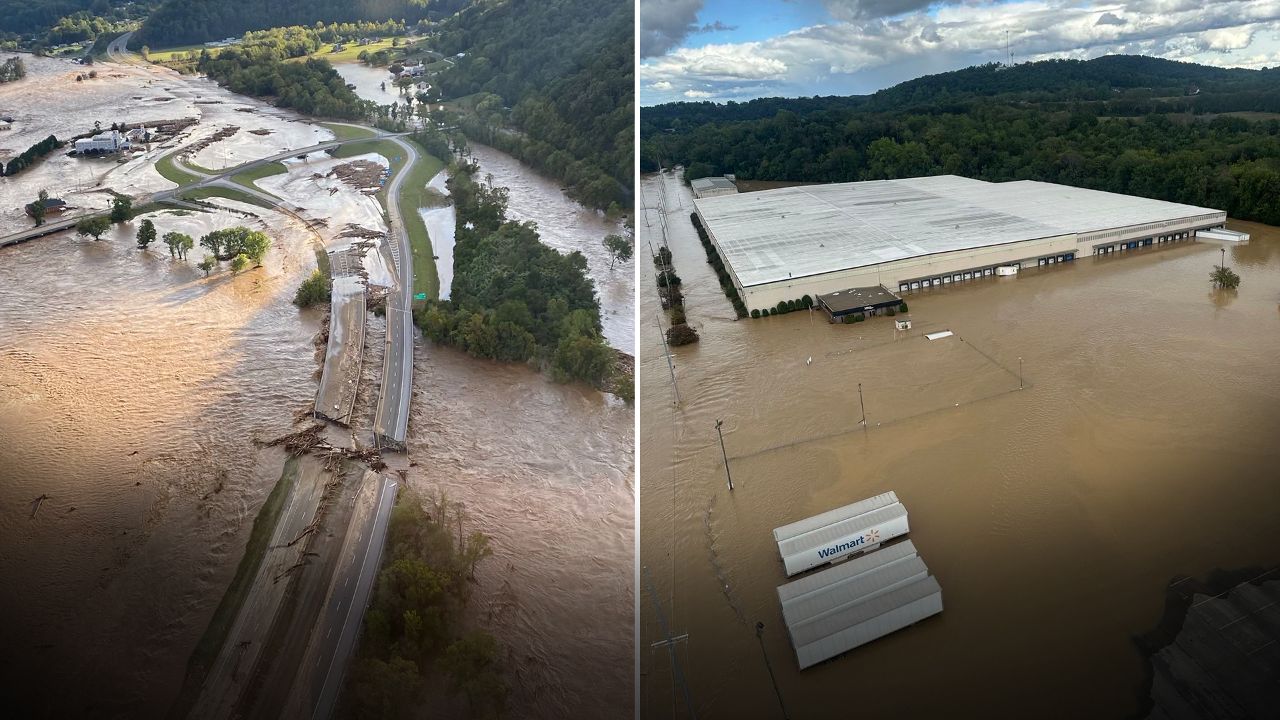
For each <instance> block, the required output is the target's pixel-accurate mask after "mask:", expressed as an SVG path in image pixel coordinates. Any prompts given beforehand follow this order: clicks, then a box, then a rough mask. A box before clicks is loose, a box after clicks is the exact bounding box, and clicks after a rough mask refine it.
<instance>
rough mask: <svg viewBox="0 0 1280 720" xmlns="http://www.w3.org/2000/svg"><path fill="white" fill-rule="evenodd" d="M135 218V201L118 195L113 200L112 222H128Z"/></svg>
mask: <svg viewBox="0 0 1280 720" xmlns="http://www.w3.org/2000/svg"><path fill="white" fill-rule="evenodd" d="M132 218H133V199H132V198H130V197H128V196H125V195H117V196H115V198H113V199H112V200H111V222H114V223H121V222H128V221H129V220H130V219H132Z"/></svg>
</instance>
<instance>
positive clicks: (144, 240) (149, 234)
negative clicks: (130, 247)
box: [138, 220, 156, 250]
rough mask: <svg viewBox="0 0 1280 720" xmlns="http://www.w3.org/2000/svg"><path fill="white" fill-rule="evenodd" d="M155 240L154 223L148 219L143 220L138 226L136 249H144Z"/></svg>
mask: <svg viewBox="0 0 1280 720" xmlns="http://www.w3.org/2000/svg"><path fill="white" fill-rule="evenodd" d="M155 241H156V224H155V223H153V222H151V221H150V220H143V221H142V224H141V225H140V226H139V227H138V249H140V250H146V249H147V246H148V245H150V244H151V243H153V242H155Z"/></svg>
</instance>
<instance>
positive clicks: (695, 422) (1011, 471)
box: [637, 173, 1280, 718]
mask: <svg viewBox="0 0 1280 720" xmlns="http://www.w3.org/2000/svg"><path fill="white" fill-rule="evenodd" d="M663 184H665V193H664V192H663V191H662V188H661V187H660V185H663ZM641 186H642V191H643V192H642V195H641V197H642V199H643V202H644V204H645V206H646V211H645V214H643V215H642V216H641V217H639V218H638V221H637V227H638V231H639V236H640V237H639V241H638V243H637V246H638V247H640V248H644V249H646V250H647V248H648V241H649V239H650V238H651V239H652V242H653V244H654V246H655V247H657V246H658V245H659V244H660V243H661V242H662V232H661V229H660V223H659V217H660V213H661V211H660V210H659V209H658V208H659V205H660V203H661V202H662V201H663V198H664V196H665V202H666V206H667V211H668V214H667V217H666V225H667V228H668V232H667V236H668V238H669V243H670V248H671V251H672V253H673V264H674V268H675V270H676V272H677V273H678V274H679V276H680V277H681V278H682V279H683V280H684V285H683V287H682V291H683V292H684V295H685V308H686V312H687V315H688V318H689V323H690V324H691V325H692V326H694V327H695V328H696V329H697V331H698V333H699V334H700V335H701V339H700V341H699V342H698V343H697V344H694V345H688V346H684V347H679V348H674V349H673V354H674V360H675V375H676V381H677V382H678V383H679V385H678V389H679V396H680V399H681V401H682V402H681V403H680V404H679V405H678V406H677V405H676V404H675V393H674V391H673V388H672V380H671V374H670V370H669V369H668V365H667V361H666V359H665V358H664V357H663V347H662V343H661V341H660V339H659V336H658V331H657V329H656V328H655V326H654V319H655V318H657V317H658V316H659V315H660V314H662V313H663V311H662V309H661V306H660V304H659V300H658V296H657V292H656V289H655V286H654V273H653V265H652V263H651V262H650V261H649V259H648V258H647V257H646V258H644V259H643V262H641V263H640V266H641V273H640V274H641V279H640V283H641V291H640V295H641V301H640V302H641V312H640V316H641V318H642V323H641V327H642V330H641V336H640V346H641V357H642V358H643V360H642V362H641V363H640V368H639V369H638V372H639V373H640V374H641V383H640V385H641V387H642V389H643V392H642V393H641V398H640V401H641V403H642V405H641V408H642V409H641V427H642V428H644V429H645V430H644V437H643V442H642V450H641V456H642V457H641V460H640V466H641V467H642V468H643V469H644V470H643V473H644V477H643V481H642V484H641V512H642V514H643V517H644V518H645V522H644V526H643V528H642V530H641V563H642V565H643V566H644V572H643V574H642V578H641V585H640V588H639V589H638V591H639V593H640V605H641V616H640V617H641V637H640V646H641V647H649V646H650V645H651V644H653V643H656V642H660V641H666V640H667V639H668V633H669V634H670V636H672V637H677V638H678V637H680V636H682V635H684V634H686V633H687V634H688V637H687V638H686V639H683V640H679V641H678V642H677V643H676V644H675V645H674V647H673V654H669V653H668V652H667V651H666V650H662V651H660V652H659V651H655V652H643V653H641V654H640V660H641V676H642V677H643V678H645V682H644V684H643V694H642V696H641V699H640V702H641V710H642V713H643V714H644V715H645V717H678V718H685V717H691V716H692V715H691V713H690V712H689V711H688V709H687V708H686V702H687V701H689V702H692V704H693V707H694V708H695V710H696V715H697V716H698V717H700V718H738V717H754V716H757V715H758V714H759V713H761V712H762V711H761V708H770V709H771V711H774V712H778V713H780V712H781V711H780V710H779V709H778V708H779V706H778V703H779V700H780V699H781V701H782V702H783V703H784V704H785V707H786V711H787V712H788V713H789V714H790V716H791V717H819V716H826V715H824V714H823V713H827V714H829V713H830V710H831V709H832V708H839V707H847V706H848V704H849V703H850V702H851V701H854V698H856V706H857V708H858V714H860V715H867V716H869V715H886V716H899V717H945V716H948V715H950V714H952V713H954V711H955V709H956V708H964V707H972V706H973V703H974V702H975V701H976V699H977V698H981V703H982V706H983V708H984V710H985V712H986V713H987V714H989V715H990V716H991V717H1022V716H1033V717H1062V718H1075V717H1124V716H1128V715H1131V714H1133V713H1134V712H1136V711H1137V710H1138V708H1139V702H1140V698H1141V697H1145V696H1146V689H1145V688H1144V685H1143V683H1144V679H1145V677H1146V675H1145V659H1144V658H1143V657H1142V656H1141V655H1140V654H1139V652H1138V651H1137V649H1136V648H1135V645H1134V642H1133V640H1132V638H1134V637H1135V636H1138V635H1141V634H1143V633H1146V632H1148V631H1150V630H1151V629H1152V628H1154V627H1156V625H1157V624H1158V623H1159V622H1160V620H1161V614H1162V612H1163V609H1164V601H1165V593H1164V590H1165V587H1166V586H1167V585H1168V583H1169V582H1170V581H1171V580H1173V579H1174V578H1175V577H1178V576H1192V577H1196V578H1201V579H1203V578H1204V577H1205V576H1206V575H1208V574H1209V573H1210V572H1211V571H1213V570H1214V569H1216V568H1226V569H1237V568H1246V567H1262V566H1266V567H1270V566H1272V565H1274V564H1275V562H1276V560H1277V557H1276V552H1277V548H1280V527H1278V526H1276V525H1275V523H1274V508H1275V507H1276V504H1277V503H1278V502H1280V486H1277V485H1276V482H1275V481H1276V471H1275V468H1276V467H1280V445H1277V443H1276V442H1275V440H1276V438H1277V437H1280V364H1277V362H1276V358H1278V357H1280V228H1274V227H1268V226H1264V225H1258V224H1253V223H1243V222H1234V221H1233V222H1231V223H1229V227H1232V228H1235V229H1238V230H1243V231H1245V232H1248V233H1250V234H1251V235H1252V241H1251V242H1250V243H1249V244H1247V245H1242V246H1233V247H1228V248H1227V249H1226V254H1225V261H1226V264H1227V265H1228V266H1230V267H1232V268H1233V269H1234V270H1235V271H1236V272H1237V273H1239V275H1240V277H1241V284H1240V287H1239V289H1238V290H1227V291H1217V290H1213V289H1212V288H1211V287H1210V282H1209V273H1210V271H1211V270H1212V269H1213V267H1215V266H1216V265H1217V264H1218V263H1219V262H1220V261H1221V259H1222V254H1221V253H1220V247H1221V246H1219V245H1216V244H1209V243H1205V242H1195V243H1187V244H1182V245H1177V246H1174V247H1169V248H1160V249H1152V250H1145V251H1136V252H1131V253H1128V254H1126V255H1119V256H1115V257H1105V258H1099V259H1094V258H1085V259H1082V260H1078V261H1076V262H1074V263H1070V264H1063V265H1057V266H1053V267H1051V268H1048V269H1044V270H1037V269H1032V270H1030V271H1026V272H1023V273H1020V274H1019V275H1017V276H1015V277H1009V278H992V279H989V280H983V281H977V282H973V283H970V284H964V285H955V286H949V287H946V288H944V289H942V290H940V291H935V292H925V293H915V294H910V295H907V296H906V297H905V298H904V299H905V300H906V301H907V302H908V304H909V309H910V312H909V317H910V319H911V321H912V328H911V330H909V331H902V332H895V329H894V323H893V322H892V320H891V319H890V318H884V317H879V318H871V319H869V320H868V321H867V322H863V323H858V324H852V325H832V324H829V323H828V322H826V321H825V319H824V318H823V316H822V315H820V314H818V313H816V312H815V313H813V314H812V315H810V314H809V313H806V312H796V313H791V314H787V315H781V316H777V317H770V318H767V319H763V320H751V319H745V320H735V318H734V312H733V309H732V307H731V306H730V304H729V301H728V300H727V299H726V298H725V296H724V294H723V292H722V291H721V289H720V287H719V284H718V283H717V281H716V278H715V275H714V274H713V271H712V269H711V268H710V266H709V265H708V264H707V262H706V255H705V253H704V251H703V249H702V246H701V245H700V243H699V241H698V238H697V235H696V234H695V232H694V229H693V227H692V225H691V224H690V221H689V213H690V212H691V211H692V209H693V205H692V197H691V196H690V194H689V191H688V189H687V187H686V186H684V185H683V183H682V182H681V181H680V180H679V179H678V178H677V177H676V176H675V175H673V174H671V173H667V174H665V175H661V176H659V175H649V176H646V177H645V178H644V179H643V181H642V183H641ZM664 323H665V320H664ZM942 330H950V331H951V332H952V335H951V336H950V337H946V338H943V339H939V340H933V341H930V340H927V339H925V338H924V337H922V335H923V333H932V332H935V331H942ZM859 385H861V389H862V400H861V403H860V397H859ZM1020 386H1021V387H1022V389H1019V387H1020ZM863 403H864V404H865V418H866V423H865V425H863V424H860V420H862V418H863V410H862V407H863ZM717 420H723V422H724V426H723V431H724V444H725V449H726V453H727V455H728V462H729V469H730V470H731V472H732V477H733V484H734V489H733V490H732V492H731V491H730V490H729V488H728V487H727V481H726V477H725V466H724V461H723V460H722V456H721V448H720V445H719V443H718V441H717V436H716V429H715V423H716V421H717ZM888 491H894V492H895V493H897V496H898V498H899V499H900V500H901V502H902V503H903V505H905V506H906V508H907V510H908V512H909V513H910V527H911V530H910V535H909V537H910V539H911V540H912V542H914V544H915V547H916V548H917V550H918V551H919V553H920V557H921V558H922V559H923V560H924V561H925V562H926V563H927V564H928V568H929V571H930V573H932V574H933V575H934V576H935V577H936V578H937V580H938V582H939V583H940V585H941V587H942V596H943V601H944V604H945V610H944V611H943V612H942V614H940V615H938V616H935V617H933V618H929V619H927V620H925V621H923V622H921V623H920V624H918V625H916V626H914V627H912V628H909V629H906V630H904V631H901V632H899V633H896V634H894V635H890V636H888V637H885V638H883V639H881V640H878V641H876V642H875V643H872V644H870V645H866V646H863V647H861V648H858V649H855V650H853V651H851V652H850V653H848V654H845V655H842V656H839V657H836V658H834V659H833V660H831V661H829V662H826V663H822V664H820V665H817V666H815V667H812V668H810V669H808V670H805V671H803V672H801V671H800V670H799V669H798V667H797V662H796V656H795V653H794V651H793V649H792V647H791V643H790V641H789V639H788V637H787V633H786V629H785V627H784V625H783V619H782V615H781V611H780V608H779V602H778V596H777V594H776V588H777V586H779V585H782V584H783V583H784V582H786V576H785V573H784V571H783V567H782V563H781V561H780V559H779V556H778V549H777V545H776V543H775V542H774V541H773V536H772V533H771V531H772V529H773V528H776V527H779V526H781V525H784V524H786V523H790V522H794V521H796V520H800V519H803V518H807V517H810V516H813V515H816V514H818V513H820V512H823V511H826V510H830V509H833V508H836V507H839V506H842V505H846V504H849V503H852V502H855V501H858V500H862V499H864V498H869V497H872V496H874V495H877V494H879V493H884V492H888ZM757 622H762V623H763V624H764V628H763V636H762V642H761V641H760V640H758V639H757V635H756V623H757ZM664 625H665V628H666V629H665V630H664ZM673 655H674V662H675V663H678V670H679V672H677V670H676V667H675V665H674V664H673ZM766 658H767V661H768V663H769V664H770V665H771V666H772V670H773V672H774V674H775V675H776V678H777V687H778V692H777V694H775V691H774V686H773V684H772V683H771V682H770V677H769V669H768V667H767V666H766ZM678 678H679V679H678ZM1086 689H1087V691H1086ZM851 693H852V695H851ZM779 696H781V697H780V698H779ZM778 716H780V715H778Z"/></svg>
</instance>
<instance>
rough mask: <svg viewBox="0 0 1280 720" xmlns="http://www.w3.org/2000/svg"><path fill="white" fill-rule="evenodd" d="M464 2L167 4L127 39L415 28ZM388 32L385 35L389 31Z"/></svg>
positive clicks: (182, 41)
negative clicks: (341, 27)
mask: <svg viewBox="0 0 1280 720" xmlns="http://www.w3.org/2000/svg"><path fill="white" fill-rule="evenodd" d="M464 4H465V0H166V1H165V2H164V3H163V4H162V5H160V7H158V8H157V9H156V10H155V11H153V12H152V13H151V14H150V15H149V16H148V17H147V19H146V21H145V22H144V23H143V24H142V28H141V29H139V30H138V33H137V34H136V35H135V36H134V37H133V39H132V40H131V44H135V43H136V46H137V47H141V46H142V45H149V46H151V47H153V48H159V47H173V46H175V45H188V44H194V43H201V42H206V41H209V40H220V39H222V38H225V37H238V36H239V35H241V34H242V33H244V32H245V31H247V30H263V29H266V28H273V27H283V26H287V25H311V24H315V23H339V24H341V23H356V22H362V21H363V22H379V23H382V22H387V21H388V18H395V19H398V20H399V21H400V25H401V26H402V27H403V26H404V24H406V23H407V24H410V25H412V24H416V23H417V22H418V21H420V20H425V19H427V18H440V17H443V16H445V15H448V14H450V13H453V12H455V11H456V10H457V9H458V8H460V7H462V6H463V5H464ZM388 34H389V33H388Z"/></svg>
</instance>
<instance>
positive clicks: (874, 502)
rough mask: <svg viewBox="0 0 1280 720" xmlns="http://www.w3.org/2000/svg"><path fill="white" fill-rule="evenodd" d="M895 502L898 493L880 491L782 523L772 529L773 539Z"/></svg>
mask: <svg viewBox="0 0 1280 720" xmlns="http://www.w3.org/2000/svg"><path fill="white" fill-rule="evenodd" d="M896 502H898V495H897V494H896V493H894V492H893V491H892V490H890V491H889V492H887V493H881V494H879V495H876V496H875V497H869V498H867V499H866V500H859V501H858V502H856V503H851V504H849V505H845V506H844V507H838V508H836V509H835V510H828V511H826V512H824V513H819V514H817V515H814V516H813V517H808V518H805V519H803V520H797V521H795V522H793V523H790V524H788V525H783V526H782V527H780V528H777V529H776V530H774V531H773V539H774V540H776V541H777V542H782V541H783V540H790V539H791V538H793V537H795V536H797V535H803V534H805V533H807V532H812V531H814V530H817V529H818V528H822V527H826V526H828V525H832V524H834V523H838V522H840V521H841V520H847V519H849V518H851V517H854V516H857V515H862V514H863V513H869V512H871V511H872V510H879V509H880V508H882V507H886V506H889V505H892V504H894V503H896Z"/></svg>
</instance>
